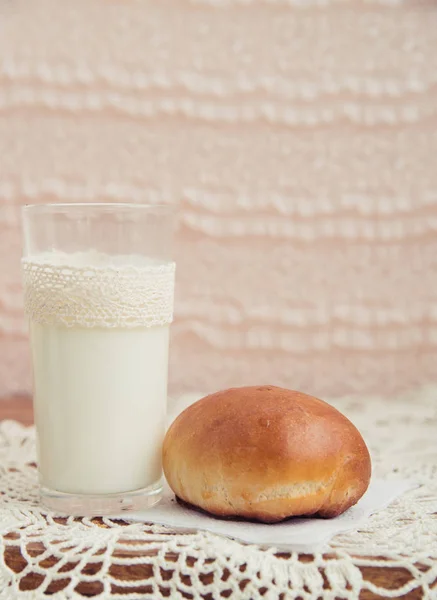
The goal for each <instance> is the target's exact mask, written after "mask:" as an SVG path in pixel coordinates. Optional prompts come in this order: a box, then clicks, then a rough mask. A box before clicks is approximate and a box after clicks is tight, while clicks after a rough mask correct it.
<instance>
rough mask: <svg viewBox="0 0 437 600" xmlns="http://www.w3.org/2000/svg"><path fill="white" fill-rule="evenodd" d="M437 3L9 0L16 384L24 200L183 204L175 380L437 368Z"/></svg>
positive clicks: (5, 144)
mask: <svg viewBox="0 0 437 600" xmlns="http://www.w3.org/2000/svg"><path fill="white" fill-rule="evenodd" d="M436 123H437V1H436V0H428V1H426V0H422V1H421V0H405V1H403V2H402V1H400V0H398V1H396V0H379V1H378V0H374V1H371V0H369V1H364V0H363V1H358V0H357V1H352V0H351V1H347V0H343V1H342V0H331V1H329V0H193V1H189V0H172V1H170V0H155V1H152V0H138V1H136V0H112V1H111V0H101V1H99V2H97V1H96V0H86V1H84V0H82V1H79V0H75V1H74V2H71V1H67V0H57V1H56V2H53V1H50V2H49V1H48V0H47V1H45V0H34V1H32V2H29V1H28V0H0V396H1V395H3V394H5V393H6V392H11V391H12V392H13V391H19V390H28V389H29V388H30V368H29V361H28V350H27V339H26V329H25V325H24V319H23V314H22V299H21V285H20V271H19V258H20V252H21V248H20V244H21V240H20V224H19V207H20V205H22V204H23V203H25V202H32V203H38V202H47V201H96V200H97V201H115V200H118V201H123V200H126V201H136V202H137V201H138V202H146V201H166V202H167V201H168V202H174V203H180V206H181V218H180V229H179V234H178V235H179V238H178V243H179V248H178V255H177V259H178V289H177V305H176V321H175V324H174V327H173V344H172V352H171V356H172V358H171V374H170V378H171V390H172V392H173V393H179V392H182V391H189V390H194V389H196V390H214V389H217V388H221V387H225V386H228V385H232V384H243V383H251V382H252V383H258V382H259V383H277V384H283V385H287V386H290V387H295V388H301V389H303V390H306V391H311V392H314V393H318V394H337V393H343V392H351V391H361V392H369V391H372V390H378V391H379V392H383V393H390V392H393V391H394V390H395V389H396V390H397V389H400V388H406V387H410V386H412V385H415V384H419V383H426V382H428V381H431V380H434V381H435V380H437V128H436Z"/></svg>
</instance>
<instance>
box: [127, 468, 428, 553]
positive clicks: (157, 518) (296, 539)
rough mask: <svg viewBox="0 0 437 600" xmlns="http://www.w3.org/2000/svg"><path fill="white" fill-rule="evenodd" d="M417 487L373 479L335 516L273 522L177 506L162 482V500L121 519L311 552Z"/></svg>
mask: <svg viewBox="0 0 437 600" xmlns="http://www.w3.org/2000/svg"><path fill="white" fill-rule="evenodd" d="M414 487H417V486H416V484H415V483H414V482H412V481H405V480H396V481H394V480H393V481H382V480H378V479H376V480H373V481H372V482H371V484H370V487H369V489H368V491H367V492H366V494H365V495H364V496H363V498H361V500H360V501H359V502H358V504H356V505H355V506H353V507H352V508H350V509H349V510H348V511H346V512H345V513H343V514H342V515H341V516H339V517H337V518H335V519H315V518H296V519H290V520H288V521H285V522H283V523H277V524H275V525H265V524H263V523H249V522H243V521H232V520H221V519H216V518H213V517H209V516H208V515H205V514H203V513H200V512H198V511H195V510H191V509H189V508H186V507H184V506H181V505H180V504H179V503H178V502H177V501H176V500H175V497H174V494H173V493H172V492H171V490H170V489H169V488H168V486H167V485H166V488H165V491H164V498H163V500H162V501H161V502H160V503H159V504H158V505H157V506H154V507H153V508H151V509H149V510H147V511H142V512H137V513H130V514H129V515H128V516H126V515H125V514H124V515H122V516H121V517H120V518H122V519H124V520H133V521H144V522H145V523H155V524H158V525H168V526H170V527H172V528H175V529H183V530H187V529H188V530H193V529H194V530H195V529H201V530H205V531H210V532H212V533H216V534H219V535H223V536H226V537H229V538H233V539H236V540H239V541H242V542H247V543H253V544H258V545H261V546H275V547H277V548H279V549H286V550H295V551H298V552H304V553H305V552H307V553H313V552H318V551H322V550H324V548H325V547H326V545H327V544H328V542H329V541H330V540H331V538H333V537H334V536H335V535H337V534H338V533H341V532H344V531H350V530H353V529H359V528H360V527H361V526H363V525H364V524H365V522H366V520H367V519H368V517H369V516H370V515H371V514H372V513H374V512H376V511H378V510H381V509H382V508H384V507H385V506H388V505H389V504H391V502H393V501H394V500H395V499H396V498H397V497H399V496H400V495H402V494H403V493H405V492H406V491H408V490H410V489H413V488H414Z"/></svg>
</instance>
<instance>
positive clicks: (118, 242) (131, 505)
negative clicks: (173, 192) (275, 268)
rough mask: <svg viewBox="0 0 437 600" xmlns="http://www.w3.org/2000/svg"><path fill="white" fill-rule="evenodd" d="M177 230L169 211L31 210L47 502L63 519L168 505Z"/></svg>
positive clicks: (31, 308) (27, 249)
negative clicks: (166, 448)
mask: <svg viewBox="0 0 437 600" xmlns="http://www.w3.org/2000/svg"><path fill="white" fill-rule="evenodd" d="M173 229H174V211H173V209H172V207H170V206H166V205H159V206H151V205H135V204H103V203H102V204H50V205H49V204H47V205H35V206H26V207H24V209H23V230H24V257H23V260H22V270H23V282H24V296H25V311H26V314H27V317H28V319H29V328H30V345H31V353H32V363H33V375H34V410H35V424H36V430H37V453H38V470H39V478H40V488H41V501H42V503H43V504H44V505H45V506H46V507H48V508H50V509H53V510H55V511H57V512H62V513H65V514H72V515H103V514H117V513H119V512H120V511H123V510H138V509H143V508H146V507H150V506H152V505H154V504H155V503H157V502H158V501H159V499H160V497H161V493H162V470H161V443H162V440H163V435H164V429H165V414H166V400H167V369H168V345H169V326H170V323H171V321H172V318H173V293H174V274H175V263H174V262H173V260H172V238H173Z"/></svg>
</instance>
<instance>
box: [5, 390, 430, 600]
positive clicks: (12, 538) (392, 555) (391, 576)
mask: <svg viewBox="0 0 437 600" xmlns="http://www.w3.org/2000/svg"><path fill="white" fill-rule="evenodd" d="M335 405H336V406H337V407H338V408H340V410H342V411H343V412H345V413H346V414H347V415H348V416H349V417H350V418H351V419H352V420H353V421H354V422H355V423H356V424H357V425H358V427H359V428H360V429H361V431H362V433H363V435H364V436H365V439H366V440H367V442H368V444H369V447H370V450H371V453H372V456H373V463H374V474H375V476H378V477H386V478H396V477H400V476H401V477H407V478H413V479H415V480H417V481H418V482H419V483H420V484H421V486H420V487H419V488H418V489H416V490H414V491H412V492H409V493H407V494H405V495H404V496H403V497H402V498H400V499H399V500H397V501H396V502H394V503H393V504H392V505H391V506H390V507H388V508H387V509H385V510H383V511H381V512H380V513H377V514H375V515H374V516H373V517H371V518H370V519H369V522H368V525H367V526H366V527H365V528H363V529H362V530H360V531H356V532H352V533H347V534H343V535H340V536H337V537H336V538H334V540H333V542H332V543H331V547H330V550H329V554H325V555H315V556H300V557H299V556H298V555H297V554H292V555H288V554H283V553H278V552H277V551H276V550H275V549H274V548H271V549H269V550H261V549H260V548H258V547H257V546H253V545H252V546H251V545H249V546H244V545H242V544H239V543H237V542H234V541H231V540H228V539H224V538H221V537H218V536H215V535H212V534H208V533H204V532H203V533H201V532H192V533H180V532H179V533H176V532H172V531H171V530H168V529H164V528H162V527H158V526H148V525H147V524H138V523H131V524H126V523H125V522H123V521H119V520H113V519H108V518H104V519H93V520H90V519H85V518H83V519H79V518H68V519H65V518H57V517H56V516H55V515H53V514H46V513H45V512H44V511H42V510H41V509H40V507H39V506H38V501H37V477H36V469H35V463H34V460H35V448H34V429H33V428H28V429H26V428H24V427H22V426H21V425H19V424H18V423H16V422H14V421H6V422H3V423H2V424H1V425H0V465H1V466H0V493H1V504H0V529H1V535H0V543H1V552H0V590H1V591H0V599H1V600H6V599H7V600H10V599H11V598H14V599H15V598H17V599H18V598H21V597H23V598H32V599H37V598H43V597H45V595H46V594H52V595H51V597H52V598H53V599H54V600H60V599H63V600H67V599H68V600H70V599H78V598H84V597H89V596H91V597H100V598H111V597H113V598H125V599H128V600H129V599H132V600H133V599H134V598H136V599H139V598H141V599H146V598H150V599H154V600H156V599H158V598H161V597H168V598H171V599H172V600H173V599H179V598H181V599H182V598H192V599H194V600H197V599H199V600H200V598H208V599H211V600H219V599H220V600H221V598H231V599H238V600H242V599H247V600H249V599H253V600H257V599H261V598H263V599H264V600H277V599H278V598H281V599H282V600H293V599H297V598H303V599H305V600H310V599H311V600H313V599H314V598H323V599H332V600H333V599H334V598H347V599H351V600H352V599H357V598H358V597H359V595H360V592H362V591H363V590H368V592H373V594H375V595H376V597H380V598H385V597H387V598H398V597H400V596H402V595H404V594H407V593H408V592H410V591H412V590H416V593H417V594H418V595H417V596H415V597H421V598H429V599H435V598H437V587H436V581H437V516H436V515H437V480H436V474H437V442H436V435H437V388H436V387H434V388H428V389H425V390H422V391H421V392H416V393H411V394H409V395H407V396H404V397H403V398H400V399H398V400H396V399H390V400H389V399H385V400H383V399H378V398H373V399H370V398H369V399H362V400H360V401H358V400H356V399H343V400H341V401H338V402H335ZM370 567H372V569H371V568H370ZM384 569H385V575H384V576H383V573H384ZM378 571H381V575H380V576H378V575H377V574H378ZM31 590H33V591H31ZM366 597H368V596H366Z"/></svg>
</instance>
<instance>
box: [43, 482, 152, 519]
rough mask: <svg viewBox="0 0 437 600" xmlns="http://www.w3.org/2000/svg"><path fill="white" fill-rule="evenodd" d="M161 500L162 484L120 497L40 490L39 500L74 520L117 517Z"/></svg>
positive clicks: (123, 494) (47, 506) (148, 506)
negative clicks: (79, 518)
mask: <svg viewBox="0 0 437 600" xmlns="http://www.w3.org/2000/svg"><path fill="white" fill-rule="evenodd" d="M161 498H162V481H159V482H158V483H155V484H153V485H150V486H148V487H145V488H141V489H139V490H133V491H131V492H122V493H119V494H66V493H64V492H57V491H56V490H50V489H48V488H45V487H41V488H40V501H41V504H42V505H43V506H45V508H49V509H50V510H52V511H54V512H56V513H58V514H62V515H66V516H74V517H101V516H105V515H106V516H107V515H113V516H114V515H120V513H123V512H127V511H136V510H145V509H147V508H151V507H152V506H155V504H158V502H159V501H160V500H161Z"/></svg>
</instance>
